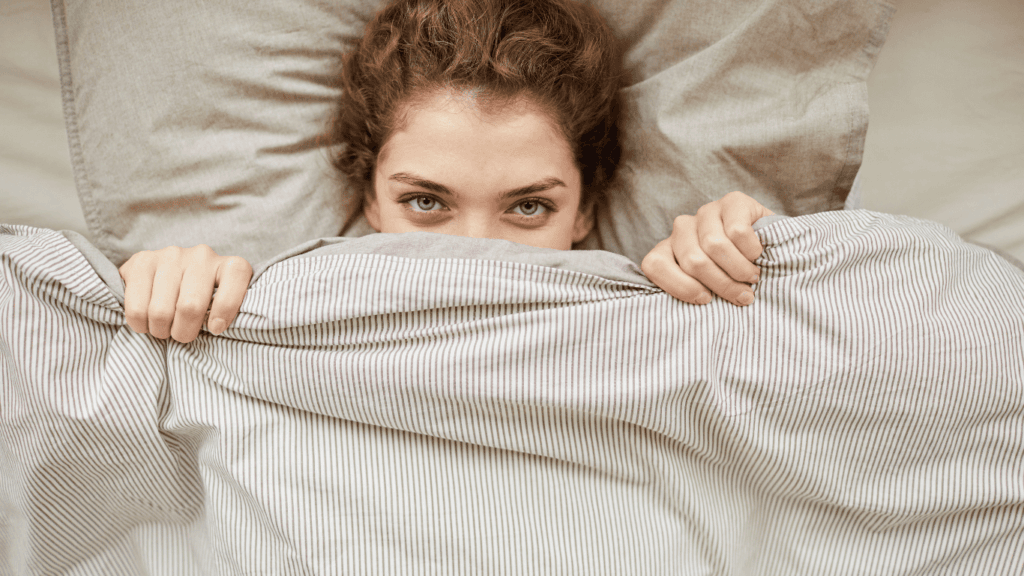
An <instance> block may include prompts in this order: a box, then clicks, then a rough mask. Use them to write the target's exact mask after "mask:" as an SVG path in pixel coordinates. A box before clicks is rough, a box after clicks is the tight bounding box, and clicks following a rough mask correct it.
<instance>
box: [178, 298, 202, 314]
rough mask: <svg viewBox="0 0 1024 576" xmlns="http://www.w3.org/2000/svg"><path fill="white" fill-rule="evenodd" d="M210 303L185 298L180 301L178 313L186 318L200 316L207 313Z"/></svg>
mask: <svg viewBox="0 0 1024 576" xmlns="http://www.w3.org/2000/svg"><path fill="white" fill-rule="evenodd" d="M207 309H208V305H207V304H206V303H205V302H201V301H199V300H185V301H184V302H180V303H178V309H177V313H178V314H180V315H181V316H183V317H185V318H198V317H201V316H205V315H206V310H207Z"/></svg>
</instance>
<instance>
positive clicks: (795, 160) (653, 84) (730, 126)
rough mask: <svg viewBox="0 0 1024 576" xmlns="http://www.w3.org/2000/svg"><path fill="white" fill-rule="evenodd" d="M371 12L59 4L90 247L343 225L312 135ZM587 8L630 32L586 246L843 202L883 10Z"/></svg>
mask: <svg viewBox="0 0 1024 576" xmlns="http://www.w3.org/2000/svg"><path fill="white" fill-rule="evenodd" d="M380 4H381V2H379V1H378V0H339V1H336V2H323V1H322V0H256V1H251V0H244V1H242V0H226V1H220V2H175V3H166V2H148V1H144V0H123V1H121V2H116V3H115V2H66V1H65V0H52V6H53V15H54V23H55V27H56V36H57V45H58V56H59V60H60V68H61V80H62V86H63V97H64V109H65V119H66V122H67V127H68V138H69V145H70V148H71V157H72V164H73V167H74V172H75V180H76V182H77V186H78V189H79V195H80V198H81V202H82V208H83V212H84V214H85V218H86V222H87V224H88V227H89V233H90V238H91V240H92V241H93V242H94V243H95V244H96V246H97V247H99V248H100V249H101V250H102V251H103V252H104V253H105V254H106V255H107V256H108V257H109V258H110V259H111V260H112V261H113V262H114V263H115V264H118V265H119V264H120V263H123V262H124V261H125V260H126V259H127V258H128V257H130V256H131V255H132V254H133V253H135V252H137V251H139V250H144V249H156V248H162V247H164V246H168V245H186V246H187V245H193V244H198V243H205V244H209V245H210V246H212V247H213V248H214V249H215V250H217V251H218V252H219V253H221V254H234V255H239V256H243V257H245V258H246V259H248V260H249V261H250V262H252V263H253V264H258V263H260V262H264V261H266V260H267V259H269V258H270V257H271V256H273V255H275V254H277V253H279V252H281V251H282V250H286V249H288V248H291V247H294V246H295V245H296V244H298V243H301V242H302V241H305V240H309V239H313V238H319V237H325V236H333V235H337V234H340V233H342V232H343V231H342V227H343V224H344V223H345V222H346V221H347V218H348V216H349V214H348V213H347V210H351V208H350V207H349V202H347V194H348V191H349V189H350V188H349V187H348V186H346V183H345V182H344V180H343V179H341V178H340V176H339V175H337V174H336V173H335V172H334V170H333V169H332V168H331V167H330V164H329V162H328V159H327V158H328V154H327V151H326V150H325V149H323V147H322V144H323V143H322V142H321V140H320V139H318V136H319V135H320V134H321V133H322V131H323V130H324V128H325V126H326V124H327V122H328V120H329V119H330V117H331V115H332V113H333V107H334V102H335V100H336V98H337V97H338V88H337V87H336V86H335V85H334V82H333V75H334V73H335V71H336V69H337V65H338V62H339V57H340V55H341V53H342V52H343V51H344V49H345V46H346V42H347V41H350V40H353V39H355V38H357V37H359V35H360V34H361V31H362V29H363V26H364V25H365V23H366V22H367V21H368V20H369V19H370V18H371V17H372V15H373V14H374V12H375V11H376V10H377V8H378V7H379V5H380ZM594 4H595V6H596V7H597V9H598V10H599V11H601V12H602V13H603V14H604V15H605V16H606V17H607V18H608V20H609V22H610V24H611V26H612V27H613V29H614V30H615V31H616V33H617V34H618V35H619V36H620V37H621V38H622V39H623V41H624V45H625V49H626V51H625V60H626V64H627V69H628V70H627V71H628V75H629V77H628V80H629V84H630V85H629V86H628V87H627V88H625V89H624V91H623V95H624V99H625V107H624V108H625V110H624V119H623V124H622V128H623V130H622V132H623V134H624V136H623V144H624V150H623V154H624V157H623V162H622V166H621V171H620V176H619V178H618V179H617V181H616V182H615V183H614V185H613V189H612V190H611V192H612V195H613V199H612V201H611V202H610V203H609V205H607V206H603V207H601V208H600V209H599V217H598V224H597V226H596V229H595V231H594V233H593V234H592V237H591V238H590V239H589V240H588V241H587V242H586V244H585V246H586V247H591V248H593V247H602V248H606V249H609V250H612V251H616V252H619V253H621V254H624V255H626V256H628V257H629V258H631V259H633V260H634V261H639V260H640V259H641V258H642V257H643V256H644V254H646V252H647V250H649V249H650V248H651V247H652V246H653V244H654V243H656V242H657V241H658V240H660V239H661V238H663V237H665V236H666V235H667V234H668V233H669V232H670V231H671V222H672V218H673V217H674V216H676V215H678V214H682V213H686V212H693V211H695V210H696V208H697V207H698V206H700V205H701V204H703V203H705V202H707V201H709V200H712V199H715V198H718V197H720V196H722V195H724V194H726V193H728V192H730V191H732V190H736V189H739V190H744V191H746V192H748V193H750V194H751V195H753V196H754V197H755V198H757V199H759V200H760V201H762V202H763V203H765V204H766V205H767V206H769V207H770V208H772V209H773V210H776V211H779V212H782V213H786V214H803V213H808V212H816V211H821V210H831V209H839V208H842V206H843V202H844V199H845V197H846V195H847V193H848V191H849V188H850V184H851V182H852V180H853V177H854V174H855V173H856V171H857V168H858V166H859V164H860V158H861V148H862V144H863V140H864V133H865V129H866V126H867V110H866V105H867V99H866V94H865V79H866V76H867V73H868V71H869V69H870V68H871V65H872V64H873V62H874V59H875V56H876V55H877V53H878V50H879V48H880V46H881V44H882V41H883V39H884V36H885V32H886V26H887V22H888V18H889V16H890V15H891V13H892V10H893V8H892V6H891V5H889V4H888V3H886V2H884V1H882V0H860V1H858V2H846V1H840V0H833V1H831V2H820V1H816V2H810V1H804V0H763V1H760V2H749V1H747V2H745V1H739V0H733V1H731V2H725V3H723V2H718V1H713V0H701V1H697V2H687V3H677V2H668V1H667V0H640V1H638V2H637V1H631V2H624V1H621V0H617V1H611V0H599V1H596V2H594ZM369 231H370V229H369V227H368V226H367V225H366V223H365V222H361V221H357V222H356V223H355V225H353V226H352V227H350V228H349V229H347V230H345V231H344V233H345V234H346V235H351V236H358V235H362V234H365V233H367V232H369Z"/></svg>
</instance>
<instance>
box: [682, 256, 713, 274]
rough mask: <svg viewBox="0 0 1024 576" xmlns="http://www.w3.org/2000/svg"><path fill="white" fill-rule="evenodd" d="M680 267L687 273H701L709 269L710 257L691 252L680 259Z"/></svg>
mask: <svg viewBox="0 0 1024 576" xmlns="http://www.w3.org/2000/svg"><path fill="white" fill-rule="evenodd" d="M679 266H680V267H682V269H683V270H685V271H687V272H700V271H702V270H704V269H706V268H707V267H708V257H707V255H705V254H701V253H698V252H690V253H688V254H686V255H685V256H683V257H682V258H681V259H680V261H679Z"/></svg>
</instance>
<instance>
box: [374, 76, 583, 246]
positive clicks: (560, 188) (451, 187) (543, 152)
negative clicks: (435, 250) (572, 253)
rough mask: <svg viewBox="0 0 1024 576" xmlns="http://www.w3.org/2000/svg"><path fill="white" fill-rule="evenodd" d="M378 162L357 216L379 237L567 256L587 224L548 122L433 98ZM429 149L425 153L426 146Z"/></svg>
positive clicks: (575, 173)
mask: <svg viewBox="0 0 1024 576" xmlns="http://www.w3.org/2000/svg"><path fill="white" fill-rule="evenodd" d="M404 117H405V122H404V123H403V124H404V125H403V126H402V128H401V129H400V130H397V131H396V132H395V133H394V134H393V135H392V136H391V138H390V139H389V140H388V142H387V145H386V146H385V147H384V149H383V150H382V151H381V154H380V155H379V157H378V162H377V170H376V173H375V175H374V195H373V196H372V197H368V198H367V199H366V203H365V206H366V208H365V210H364V213H365V214H366V218H367V220H368V221H369V222H370V225H371V226H373V228H374V229H375V230H377V231H378V232H412V231H416V230H420V231H426V232H437V233H441V234H453V235H456V236H469V237H473V238H497V239H503V240H511V241H513V242H519V243H520V244H528V245H530V246H538V247H543V248H556V249H559V250H569V249H571V248H572V245H573V243H574V242H579V241H580V240H582V239H583V238H584V237H585V236H586V235H587V233H588V232H590V228H591V227H592V225H593V222H592V219H591V218H590V211H589V210H587V211H581V210H580V198H581V184H580V172H579V169H578V168H577V167H576V163H575V161H574V159H573V155H572V151H571V150H570V148H569V143H568V142H566V141H565V138H564V137H562V136H561V134H560V132H559V131H558V129H557V127H556V125H555V124H554V123H553V122H552V121H551V120H550V119H549V118H548V116H547V115H546V114H543V113H542V112H540V111H538V110H536V109H534V108H532V107H529V106H528V105H525V104H521V105H518V106H513V107H512V109H511V110H508V109H506V110H505V111H504V112H503V113H500V114H492V113H488V112H485V111H483V110H481V109H480V108H479V107H477V106H476V105H475V101H473V100H472V98H471V97H465V96H459V95H457V94H447V93H443V94H437V95H435V96H433V97H432V98H430V99H428V100H426V101H423V102H419V103H418V104H417V105H416V106H414V107H410V108H409V109H408V110H406V111H405V114H404ZM424 142H429V143H430V144H429V145H426V146H425V145H424Z"/></svg>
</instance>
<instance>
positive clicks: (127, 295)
mask: <svg viewBox="0 0 1024 576" xmlns="http://www.w3.org/2000/svg"><path fill="white" fill-rule="evenodd" d="M120 272H121V279H123V280H124V284H125V287H124V312H125V319H126V320H127V321H128V326H130V327H131V329H132V330H134V331H136V332H138V333H139V334H146V333H147V332H148V333H149V334H151V335H153V336H154V337H156V338H161V339H164V338H167V337H168V336H170V337H172V338H174V339H175V340H177V341H178V342H182V343H188V342H191V341H193V340H195V339H196V336H198V335H199V330H200V329H201V328H202V327H203V320H204V319H205V317H206V311H207V309H209V310H210V321H209V324H208V326H209V328H210V332H212V333H214V334H220V333H221V332H223V331H224V330H225V329H226V328H227V327H228V326H229V325H230V324H231V322H233V321H234V319H235V316H237V315H238V309H239V308H241V306H242V300H243V299H244V298H245V291H246V289H247V288H248V287H249V279H250V278H252V266H250V265H249V263H248V262H246V261H245V260H243V259H242V258H239V257H237V256H218V255H217V253H216V252H214V251H213V249H212V248H210V247H209V246H206V245H204V244H200V245H199V246H193V247H192V248H178V247H177V246H170V247H168V248H164V249H163V250H157V251H155V252H151V251H145V252H139V253H138V254H135V255H134V256H132V257H131V258H129V259H128V261H127V262H125V263H124V265H122V266H121V268H120ZM214 287H216V288H217V295H216V297H214V295H213V289H214ZM211 300H212V301H213V306H212V308H211V307H210V301H211Z"/></svg>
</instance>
